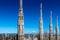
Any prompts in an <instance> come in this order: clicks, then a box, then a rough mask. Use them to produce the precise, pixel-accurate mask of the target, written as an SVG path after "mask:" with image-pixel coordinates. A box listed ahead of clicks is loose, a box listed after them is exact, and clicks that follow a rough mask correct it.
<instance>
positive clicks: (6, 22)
mask: <svg viewBox="0 0 60 40" xmlns="http://www.w3.org/2000/svg"><path fill="white" fill-rule="evenodd" d="M41 2H42V4H43V26H44V31H48V30H49V22H50V10H52V13H53V30H54V31H55V27H56V16H58V17H59V24H60V0H23V11H24V33H34V32H36V33H38V30H39V19H40V3H41ZM18 12H19V0H0V33H17V27H18V24H17V23H18V22H17V21H18ZM59 30H60V25H59Z"/></svg>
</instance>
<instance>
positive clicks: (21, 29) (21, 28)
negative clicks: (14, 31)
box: [18, 0, 24, 40]
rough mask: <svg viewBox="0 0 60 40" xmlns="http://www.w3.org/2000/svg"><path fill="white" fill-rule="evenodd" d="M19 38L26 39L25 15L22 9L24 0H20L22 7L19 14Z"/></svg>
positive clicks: (19, 39)
mask: <svg viewBox="0 0 60 40" xmlns="http://www.w3.org/2000/svg"><path fill="white" fill-rule="evenodd" d="M18 40H24V15H23V9H22V0H20V8H19V15H18Z"/></svg>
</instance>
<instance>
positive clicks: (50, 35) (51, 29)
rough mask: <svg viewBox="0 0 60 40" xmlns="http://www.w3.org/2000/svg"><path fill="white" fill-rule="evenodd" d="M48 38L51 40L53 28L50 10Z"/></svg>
mask: <svg viewBox="0 0 60 40" xmlns="http://www.w3.org/2000/svg"><path fill="white" fill-rule="evenodd" d="M49 37H50V38H49V40H53V28H52V11H50V34H49Z"/></svg>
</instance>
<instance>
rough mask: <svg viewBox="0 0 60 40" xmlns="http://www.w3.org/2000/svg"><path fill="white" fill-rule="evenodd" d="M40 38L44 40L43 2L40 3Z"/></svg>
mask: <svg viewBox="0 0 60 40" xmlns="http://www.w3.org/2000/svg"><path fill="white" fill-rule="evenodd" d="M39 31H40V40H43V19H42V3H41V5H40V29H39Z"/></svg>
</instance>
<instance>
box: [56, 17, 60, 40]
mask: <svg viewBox="0 0 60 40" xmlns="http://www.w3.org/2000/svg"><path fill="white" fill-rule="evenodd" d="M58 36H59V31H58V16H57V19H56V40H59V37H58Z"/></svg>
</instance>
